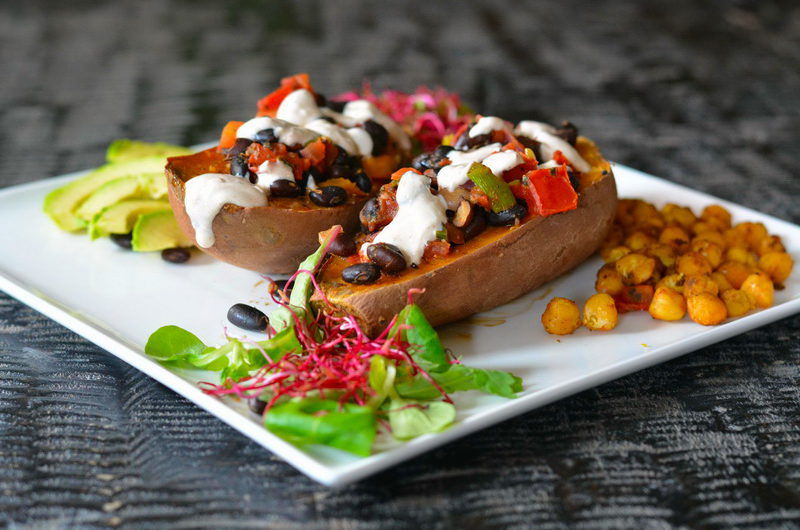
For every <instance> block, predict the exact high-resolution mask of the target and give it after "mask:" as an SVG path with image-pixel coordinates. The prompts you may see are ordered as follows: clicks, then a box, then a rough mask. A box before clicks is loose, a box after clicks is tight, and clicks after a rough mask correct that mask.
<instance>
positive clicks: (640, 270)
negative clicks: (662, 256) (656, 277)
mask: <svg viewBox="0 0 800 530" xmlns="http://www.w3.org/2000/svg"><path fill="white" fill-rule="evenodd" d="M616 268H617V272H618V273H619V275H620V276H621V277H622V281H623V282H624V283H625V284H626V285H638V284H640V283H645V282H646V281H647V280H649V279H650V278H651V277H652V276H653V272H654V271H655V269H656V260H654V259H653V258H651V257H649V256H645V255H644V254H639V253H633V254H628V255H627V256H624V257H622V258H621V259H619V260H617V263H616Z"/></svg>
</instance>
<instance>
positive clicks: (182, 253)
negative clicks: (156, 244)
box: [161, 248, 192, 263]
mask: <svg viewBox="0 0 800 530" xmlns="http://www.w3.org/2000/svg"><path fill="white" fill-rule="evenodd" d="M190 257H192V255H191V254H190V253H189V250H188V249H185V248H165V249H164V250H162V251H161V259H163V260H164V261H169V262H170V263H186V262H187V261H189V258H190Z"/></svg>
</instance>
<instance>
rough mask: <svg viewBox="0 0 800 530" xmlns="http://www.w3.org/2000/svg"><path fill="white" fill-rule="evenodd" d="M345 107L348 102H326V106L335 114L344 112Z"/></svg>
mask: <svg viewBox="0 0 800 530" xmlns="http://www.w3.org/2000/svg"><path fill="white" fill-rule="evenodd" d="M345 105H347V102H346V101H333V100H330V99H329V100H328V101H326V102H325V106H326V107H328V108H329V109H331V110H332V111H334V112H344V106H345Z"/></svg>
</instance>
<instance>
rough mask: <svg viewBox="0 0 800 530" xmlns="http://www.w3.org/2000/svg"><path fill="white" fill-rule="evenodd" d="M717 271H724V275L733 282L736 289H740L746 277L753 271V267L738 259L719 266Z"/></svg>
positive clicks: (732, 284)
mask: <svg viewBox="0 0 800 530" xmlns="http://www.w3.org/2000/svg"><path fill="white" fill-rule="evenodd" d="M717 272H720V273H722V275H723V276H725V278H726V279H727V280H728V283H730V284H731V287H733V288H734V289H739V288H740V287H741V286H742V282H744V280H745V278H747V277H748V276H749V275H750V273H752V272H753V269H752V267H749V266H748V265H745V264H744V263H740V262H738V261H726V262H724V263H723V264H722V265H720V266H719V268H717Z"/></svg>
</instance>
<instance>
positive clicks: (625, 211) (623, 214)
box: [615, 199, 638, 228]
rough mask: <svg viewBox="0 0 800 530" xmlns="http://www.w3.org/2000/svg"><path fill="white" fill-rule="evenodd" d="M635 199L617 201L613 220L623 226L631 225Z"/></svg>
mask: <svg viewBox="0 0 800 530" xmlns="http://www.w3.org/2000/svg"><path fill="white" fill-rule="evenodd" d="M636 202H638V201H637V200H636V199H620V200H619V201H617V213H616V216H615V220H616V222H617V223H619V224H620V225H622V227H623V228H627V227H629V226H633V223H634V219H633V208H634V206H636Z"/></svg>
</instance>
